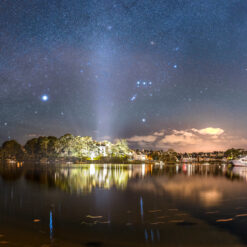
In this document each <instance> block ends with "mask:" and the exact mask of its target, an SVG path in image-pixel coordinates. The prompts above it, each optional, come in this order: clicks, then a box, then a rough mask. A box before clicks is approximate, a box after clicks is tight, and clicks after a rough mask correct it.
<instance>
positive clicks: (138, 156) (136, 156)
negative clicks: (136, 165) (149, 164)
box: [132, 152, 148, 161]
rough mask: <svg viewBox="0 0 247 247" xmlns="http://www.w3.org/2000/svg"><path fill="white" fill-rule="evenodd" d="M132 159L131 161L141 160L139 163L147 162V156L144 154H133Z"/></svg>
mask: <svg viewBox="0 0 247 247" xmlns="http://www.w3.org/2000/svg"><path fill="white" fill-rule="evenodd" d="M132 157H133V160H141V161H145V160H148V156H147V155H146V154H143V153H136V152H133V156H132Z"/></svg>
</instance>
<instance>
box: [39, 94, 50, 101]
mask: <svg viewBox="0 0 247 247" xmlns="http://www.w3.org/2000/svg"><path fill="white" fill-rule="evenodd" d="M48 99H49V96H48V95H47V94H44V95H42V96H41V100H42V101H44V102H46V101H48Z"/></svg>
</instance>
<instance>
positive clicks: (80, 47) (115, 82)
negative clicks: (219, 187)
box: [0, 0, 247, 151]
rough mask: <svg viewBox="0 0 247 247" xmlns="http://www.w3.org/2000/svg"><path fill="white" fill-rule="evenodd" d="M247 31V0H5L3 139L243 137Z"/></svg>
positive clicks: (226, 140) (203, 141)
mask: <svg viewBox="0 0 247 247" xmlns="http://www.w3.org/2000/svg"><path fill="white" fill-rule="evenodd" d="M246 38H247V1H246V0H242V1H241V0H69V1H68V0H57V1H55V0H32V1H30V0H2V1H1V3H0V104H1V107H0V141H1V142H3V141H4V140H8V139H16V140H17V141H19V142H20V143H22V144H23V143H25V141H26V140H27V139H30V138H33V137H37V136H40V135H55V136H58V137H59V136H61V135H63V134H65V133H72V134H74V135H81V136H85V135H88V136H93V137H94V138H96V139H97V140H102V139H109V140H112V141H113V140H115V139H116V138H127V140H128V141H129V144H130V146H131V147H141V148H152V149H160V148H162V149H167V148H170V147H171V148H174V149H175V150H177V151H209V150H224V149H226V148H228V147H243V148H247V133H246V129H247V41H246Z"/></svg>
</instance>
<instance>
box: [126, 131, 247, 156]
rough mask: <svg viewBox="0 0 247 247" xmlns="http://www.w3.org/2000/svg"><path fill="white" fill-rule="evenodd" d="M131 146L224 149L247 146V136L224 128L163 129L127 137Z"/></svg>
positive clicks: (197, 149)
mask: <svg viewBox="0 0 247 247" xmlns="http://www.w3.org/2000/svg"><path fill="white" fill-rule="evenodd" d="M127 141H128V142H129V144H130V145H131V146H135V147H137V146H138V148H149V149H156V150H158V149H163V150H167V149H169V148H172V149H174V150H176V151H178V152H211V151H221V150H222V151H224V150H226V149H228V148H232V147H234V148H247V138H245V137H239V136H234V135H231V134H229V133H228V132H226V131H225V130H223V129H222V128H213V127H207V128H204V129H196V128H192V129H186V130H170V131H168V130H167V131H165V130H161V131H158V132H154V133H152V134H149V135H146V136H133V137H130V138H128V139H127Z"/></svg>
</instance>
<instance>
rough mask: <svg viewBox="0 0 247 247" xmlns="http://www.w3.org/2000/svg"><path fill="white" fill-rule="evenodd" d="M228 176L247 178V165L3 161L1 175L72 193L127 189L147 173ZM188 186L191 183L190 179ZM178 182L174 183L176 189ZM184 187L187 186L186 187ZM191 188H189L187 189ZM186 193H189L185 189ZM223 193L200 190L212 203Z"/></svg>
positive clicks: (230, 177)
mask: <svg viewBox="0 0 247 247" xmlns="http://www.w3.org/2000/svg"><path fill="white" fill-rule="evenodd" d="M181 174H183V175H185V176H188V177H190V176H203V177H225V178H227V179H230V180H242V181H245V182H247V168H245V167H234V168H232V167H228V166H227V165H226V164H209V163H205V164H177V165H171V166H164V165H158V166H155V165H152V164H150V165H148V164H142V165H95V164H90V165H77V166H69V167H68V166H36V167H35V166H26V167H25V166H19V165H1V166H0V176H1V178H2V179H3V180H11V181H14V180H18V179H20V178H21V177H24V178H25V180H26V181H31V182H35V183H39V184H43V185H46V186H48V187H57V188H60V189H61V190H63V191H67V192H70V193H78V194H81V193H90V192H92V190H93V189H95V188H100V189H105V190H108V189H111V188H117V189H119V190H125V189H126V188H127V185H128V182H129V181H130V180H131V179H136V178H145V177H148V176H153V177H154V176H157V177H159V176H166V177H170V178H171V177H175V176H176V175H181ZM186 186H187V187H188V186H189V187H190V184H189V183H187V185H186ZM176 187H177V185H176V184H174V185H173V186H172V190H176ZM183 189H184V188H183ZM190 190H191V189H190V188H188V191H190ZM184 192H185V194H186V193H188V192H187V191H186V190H184ZM220 197H221V195H220V194H219V193H218V192H216V191H215V190H212V191H203V192H201V199H202V200H207V202H208V203H209V204H211V205H213V204H214V202H213V201H216V199H217V198H218V199H220Z"/></svg>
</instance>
